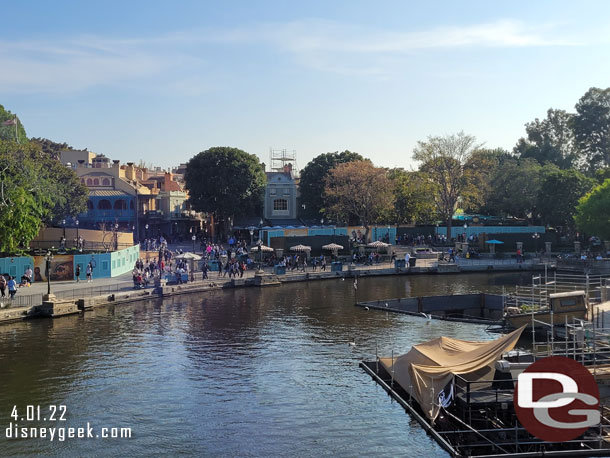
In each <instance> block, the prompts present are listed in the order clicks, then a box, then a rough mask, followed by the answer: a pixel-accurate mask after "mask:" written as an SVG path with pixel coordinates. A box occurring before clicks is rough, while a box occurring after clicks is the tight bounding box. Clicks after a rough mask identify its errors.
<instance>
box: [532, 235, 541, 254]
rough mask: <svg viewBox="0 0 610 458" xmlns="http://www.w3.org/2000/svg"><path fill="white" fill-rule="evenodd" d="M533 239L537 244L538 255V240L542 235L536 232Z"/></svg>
mask: <svg viewBox="0 0 610 458" xmlns="http://www.w3.org/2000/svg"><path fill="white" fill-rule="evenodd" d="M532 238H533V239H534V241H535V243H536V253H538V239H539V238H540V234H539V233H538V232H534V234H533V235H532Z"/></svg>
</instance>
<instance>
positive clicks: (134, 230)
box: [131, 225, 136, 242]
mask: <svg viewBox="0 0 610 458" xmlns="http://www.w3.org/2000/svg"><path fill="white" fill-rule="evenodd" d="M131 233H132V234H133V241H134V242H135V241H136V226H135V225H132V226H131Z"/></svg>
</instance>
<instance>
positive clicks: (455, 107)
mask: <svg viewBox="0 0 610 458" xmlns="http://www.w3.org/2000/svg"><path fill="white" fill-rule="evenodd" d="M0 24H1V27H0V69H2V70H1V71H0V104H2V105H4V106H5V108H7V109H10V110H11V111H13V112H16V113H18V114H19V116H20V119H21V120H22V122H23V123H24V125H25V127H26V129H27V133H28V135H29V136H35V137H47V138H50V139H53V140H55V141H60V142H63V141H65V142H67V143H69V144H71V145H73V146H75V147H88V148H89V149H90V150H93V151H95V152H99V153H104V154H106V155H107V156H110V157H112V158H113V159H121V160H122V161H138V160H140V159H142V160H145V161H146V162H147V163H153V164H156V165H161V166H163V167H168V166H171V165H177V164H178V163H180V162H184V161H186V160H188V159H189V158H190V157H191V156H192V155H193V154H195V153H197V152H199V151H202V150H204V149H206V148H208V147H210V146H218V145H222V146H235V147H238V148H242V149H244V150H246V151H248V152H250V153H255V154H258V155H259V157H260V158H261V160H263V161H264V162H267V163H268V160H269V148H270V147H274V148H277V149H279V148H287V149H291V150H292V149H294V150H296V151H297V154H298V160H299V161H298V162H299V166H300V167H303V166H304V165H305V164H306V163H307V162H308V161H309V160H310V159H311V158H313V157H314V156H316V155H318V154H320V153H323V152H327V151H337V150H344V149H349V150H352V151H357V152H359V153H361V154H363V155H365V156H367V157H370V158H371V159H372V160H373V162H375V164H376V165H380V166H388V167H395V166H399V167H405V168H410V167H412V166H414V165H415V164H414V163H413V162H412V161H411V154H412V150H413V147H414V146H415V145H416V143H417V141H418V140H424V139H425V138H426V137H427V136H429V135H444V134H448V133H455V132H458V131H460V130H464V131H465V132H467V133H469V134H472V135H475V136H476V137H477V139H478V140H479V141H480V142H484V143H485V145H486V146H489V147H504V148H507V149H511V148H512V147H513V146H514V144H515V143H516V141H517V139H518V138H519V137H520V136H522V135H523V134H524V127H523V125H524V124H525V123H526V122H528V121H531V120H533V119H534V118H536V117H544V116H545V113H546V110H547V109H548V108H550V107H553V108H562V109H567V110H572V109H573V107H574V105H575V103H576V102H577V101H578V99H579V98H580V97H581V96H582V95H583V94H584V93H585V92H586V91H587V89H588V88H589V87H591V86H597V87H604V88H605V87H608V86H610V84H609V83H610V78H609V76H610V59H608V56H609V55H610V52H609V51H610V27H609V26H610V2H603V1H599V2H594V1H588V2H578V3H577V2H569V1H565V2H563V1H537V2H531V1H528V2H516V1H511V2H502V3H500V2H455V1H453V2H450V1H447V2H425V4H424V2H406V1H397V2H383V1H380V2H371V1H342V2H340V1H308V2H299V3H297V2H288V1H279V0H278V1H276V2H266V1H258V2H254V1H232V2H203V1H192V2H191V1H177V2H167V1H164V2H159V1H122V2H118V1H104V2H95V3H94V2H82V1H59V2H48V1H28V2H6V3H5V4H4V5H3V7H2V17H0Z"/></svg>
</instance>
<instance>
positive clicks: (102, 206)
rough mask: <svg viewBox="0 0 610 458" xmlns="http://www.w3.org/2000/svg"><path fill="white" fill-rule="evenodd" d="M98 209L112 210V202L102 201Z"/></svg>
mask: <svg viewBox="0 0 610 458" xmlns="http://www.w3.org/2000/svg"><path fill="white" fill-rule="evenodd" d="M97 208H98V209H100V210H112V205H110V201H109V200H106V199H102V200H100V201H99V203H98V204H97Z"/></svg>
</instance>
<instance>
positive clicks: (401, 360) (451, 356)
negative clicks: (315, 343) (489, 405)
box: [380, 326, 525, 420]
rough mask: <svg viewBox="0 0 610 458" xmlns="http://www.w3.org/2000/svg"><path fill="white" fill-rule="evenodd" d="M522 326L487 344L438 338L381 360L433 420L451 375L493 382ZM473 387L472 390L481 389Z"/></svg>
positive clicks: (519, 334) (476, 385)
mask: <svg viewBox="0 0 610 458" xmlns="http://www.w3.org/2000/svg"><path fill="white" fill-rule="evenodd" d="M524 329H525V326H523V327H521V328H519V329H517V330H516V331H513V332H511V333H510V334H507V335H505V336H502V337H500V338H499V339H496V340H492V341H489V342H472V341H467V340H458V339H452V338H450V337H439V338H437V339H434V340H431V341H429V342H425V343H422V344H419V345H414V346H413V347H412V348H411V350H410V351H409V352H408V353H407V354H405V355H402V356H399V357H396V358H394V361H393V364H392V358H380V362H381V364H382V365H383V366H384V367H385V369H386V370H387V371H388V373H390V374H391V373H392V365H393V366H394V380H395V381H396V382H397V383H398V384H399V385H400V386H401V387H402V388H403V389H404V390H406V391H407V392H408V393H409V394H411V395H412V396H413V397H414V398H415V399H416V400H417V402H418V403H419V405H420V406H421V408H422V410H423V411H424V413H425V414H426V415H427V416H428V417H429V418H430V419H432V420H434V419H435V418H436V416H437V415H438V412H439V409H440V407H439V405H438V395H439V393H440V392H441V391H442V390H444V389H445V387H446V386H447V384H449V383H450V382H451V381H452V379H453V375H454V374H458V375H462V376H463V377H464V378H466V379H467V380H470V381H473V380H479V381H485V380H492V379H493V376H494V374H495V362H496V361H497V360H498V359H500V357H501V356H502V354H503V353H505V352H508V351H510V350H512V349H513V347H514V346H515V344H516V343H517V340H519V337H520V336H521V333H522V332H523V330H524ZM478 385H479V384H475V385H473V386H472V387H471V389H477V388H479V389H481V388H482V386H478Z"/></svg>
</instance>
